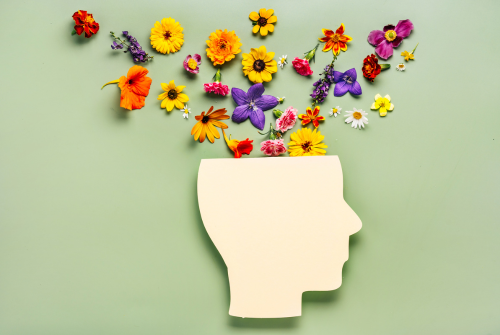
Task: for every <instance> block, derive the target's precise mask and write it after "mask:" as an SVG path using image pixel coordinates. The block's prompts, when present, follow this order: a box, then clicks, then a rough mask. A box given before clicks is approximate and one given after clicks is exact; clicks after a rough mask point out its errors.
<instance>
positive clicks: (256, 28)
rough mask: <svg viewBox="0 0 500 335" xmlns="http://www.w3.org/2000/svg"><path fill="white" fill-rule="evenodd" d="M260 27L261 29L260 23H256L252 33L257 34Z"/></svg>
mask: <svg viewBox="0 0 500 335" xmlns="http://www.w3.org/2000/svg"><path fill="white" fill-rule="evenodd" d="M259 29H260V26H259V25H258V24H256V25H255V26H253V28H252V33H254V34H257V33H258V32H259Z"/></svg>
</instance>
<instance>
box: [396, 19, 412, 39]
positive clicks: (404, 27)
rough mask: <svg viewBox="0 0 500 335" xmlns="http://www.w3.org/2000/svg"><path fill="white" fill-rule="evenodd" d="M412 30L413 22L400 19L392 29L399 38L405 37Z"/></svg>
mask: <svg viewBox="0 0 500 335" xmlns="http://www.w3.org/2000/svg"><path fill="white" fill-rule="evenodd" d="M412 30H413V23H411V21H410V20H400V21H399V22H398V24H397V25H396V28H394V31H395V32H396V34H398V36H400V37H401V38H407V37H408V36H409V35H410V33H411V31H412Z"/></svg>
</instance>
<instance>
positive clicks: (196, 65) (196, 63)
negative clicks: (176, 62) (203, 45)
mask: <svg viewBox="0 0 500 335" xmlns="http://www.w3.org/2000/svg"><path fill="white" fill-rule="evenodd" d="M200 64H201V56H200V55H198V54H194V56H193V57H191V55H188V56H187V57H186V59H184V62H183V65H184V69H186V71H189V72H191V73H195V74H196V73H198V72H200Z"/></svg>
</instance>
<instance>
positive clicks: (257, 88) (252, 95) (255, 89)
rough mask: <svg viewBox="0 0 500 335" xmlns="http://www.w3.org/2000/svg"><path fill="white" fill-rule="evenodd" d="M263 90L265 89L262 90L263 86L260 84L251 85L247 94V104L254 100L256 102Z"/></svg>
mask: <svg viewBox="0 0 500 335" xmlns="http://www.w3.org/2000/svg"><path fill="white" fill-rule="evenodd" d="M265 90H266V89H265V88H264V85H262V83H258V84H255V85H252V86H251V87H250V88H249V89H248V93H247V98H248V102H250V101H252V100H253V101H255V100H257V98H260V96H261V95H262V94H263V93H264V91H265ZM275 99H276V98H275Z"/></svg>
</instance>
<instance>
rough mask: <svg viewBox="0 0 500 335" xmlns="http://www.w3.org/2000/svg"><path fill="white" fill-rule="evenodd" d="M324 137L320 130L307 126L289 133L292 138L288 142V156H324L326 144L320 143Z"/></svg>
mask: <svg viewBox="0 0 500 335" xmlns="http://www.w3.org/2000/svg"><path fill="white" fill-rule="evenodd" d="M324 138H325V137H324V136H323V135H321V132H320V131H318V132H316V129H314V131H311V129H309V128H302V129H299V130H297V132H296V133H293V134H292V135H290V139H291V140H292V141H291V142H290V143H288V152H290V156H324V155H325V154H326V150H323V149H324V148H328V146H327V145H326V144H324V143H321V141H323V139H324Z"/></svg>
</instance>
